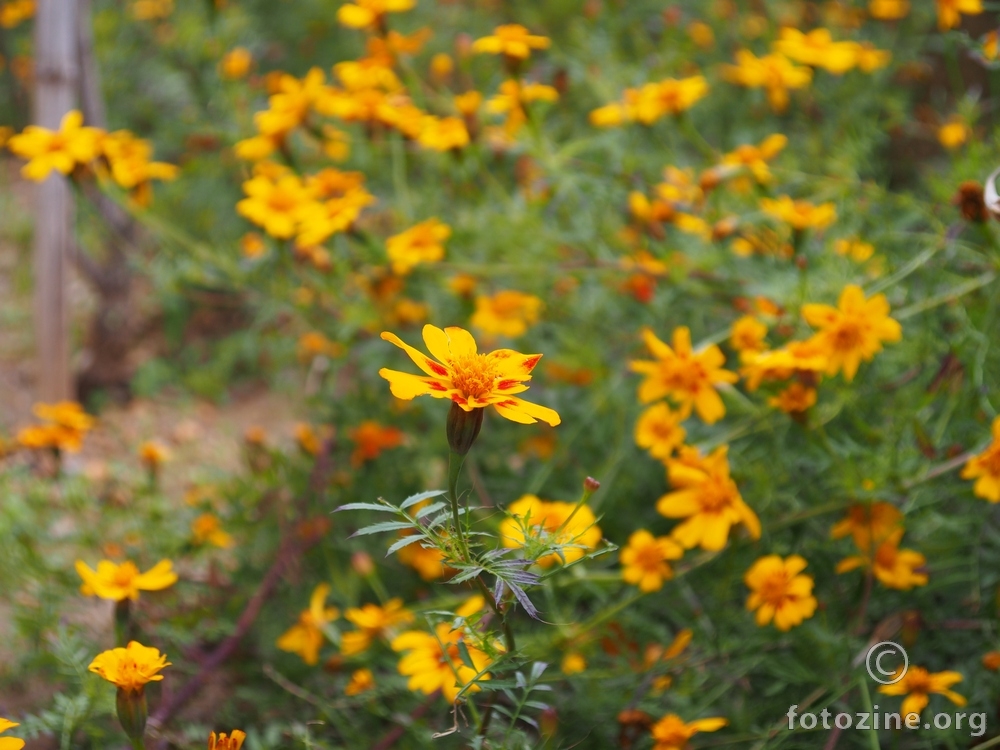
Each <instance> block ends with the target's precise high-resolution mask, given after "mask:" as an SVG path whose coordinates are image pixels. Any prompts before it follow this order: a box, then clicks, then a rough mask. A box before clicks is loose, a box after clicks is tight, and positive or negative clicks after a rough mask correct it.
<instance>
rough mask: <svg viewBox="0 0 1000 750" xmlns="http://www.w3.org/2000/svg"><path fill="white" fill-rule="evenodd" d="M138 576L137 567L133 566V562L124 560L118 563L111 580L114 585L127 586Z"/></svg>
mask: <svg viewBox="0 0 1000 750" xmlns="http://www.w3.org/2000/svg"><path fill="white" fill-rule="evenodd" d="M138 576H139V569H138V568H137V567H135V563H133V562H131V561H126V562H123V563H122V564H121V565H119V566H118V568H117V569H116V570H115V574H114V578H113V581H114V584H115V586H120V587H122V588H129V587H130V586H132V584H133V583H134V582H135V579H136V578H137V577H138Z"/></svg>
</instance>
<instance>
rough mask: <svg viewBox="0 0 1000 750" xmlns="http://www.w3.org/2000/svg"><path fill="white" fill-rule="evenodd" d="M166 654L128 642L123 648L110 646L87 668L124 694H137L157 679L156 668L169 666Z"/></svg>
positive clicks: (159, 675)
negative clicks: (108, 649)
mask: <svg viewBox="0 0 1000 750" xmlns="http://www.w3.org/2000/svg"><path fill="white" fill-rule="evenodd" d="M169 666H170V662H168V661H167V657H166V655H165V654H161V653H160V652H159V650H158V649H155V648H153V647H152V646H143V645H142V644H141V643H139V642H138V641H129V644H128V645H127V646H126V647H125V648H113V649H111V650H110V651H104V652H103V653H100V654H98V655H97V656H95V657H94V660H93V661H92V662H91V663H90V666H89V667H87V669H89V670H90V671H91V672H94V673H95V674H99V675H100V676H101V677H103V678H104V679H105V680H107V681H108V682H111V683H114V684H115V685H116V686H117V687H118V689H119V690H122V691H124V692H126V693H138V692H139V691H141V690H142V689H143V687H144V686H145V685H146V683H148V682H159V681H160V680H162V679H163V675H161V674H159V671H160V670H161V669H163V668H164V667H169Z"/></svg>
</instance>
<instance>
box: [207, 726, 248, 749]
mask: <svg viewBox="0 0 1000 750" xmlns="http://www.w3.org/2000/svg"><path fill="white" fill-rule="evenodd" d="M246 738H247V735H246V732H241V731H240V730H239V729H234V730H233V731H232V732H230V733H229V736H228V737H227V736H226V733H225V732H222V733H221V734H219V735H216V734H215V732H212V733H211V734H210V735H209V736H208V750H240V748H241V747H243V740H245V739H246Z"/></svg>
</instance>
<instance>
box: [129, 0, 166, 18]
mask: <svg viewBox="0 0 1000 750" xmlns="http://www.w3.org/2000/svg"><path fill="white" fill-rule="evenodd" d="M131 11H132V16H133V17H134V18H135V20H137V21H157V20H160V19H163V18H169V17H170V15H171V14H172V13H173V12H174V0H132V7H131Z"/></svg>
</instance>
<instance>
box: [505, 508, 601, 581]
mask: <svg viewBox="0 0 1000 750" xmlns="http://www.w3.org/2000/svg"><path fill="white" fill-rule="evenodd" d="M507 511H508V513H509V514H510V517H509V518H506V519H504V520H503V521H502V522H501V524H500V538H501V540H502V541H503V545H504V546H505V547H514V548H517V547H523V546H525V543H526V542H527V539H526V538H525V532H524V528H523V527H524V526H527V527H528V531H529V533H530V535H531V536H532V537H535V538H538V539H542V540H544V541H545V542H548V543H549V544H553V545H556V544H558V545H567V546H566V547H565V548H563V549H562V550H561V554H556V553H555V552H553V553H552V554H549V555H543V556H542V557H540V558H538V560H537V561H536V562H537V563H538V564H539V565H541V566H542V567H543V568H548V567H550V566H552V565H555V564H556V563H558V562H561V561H565V562H566V563H572V562H576V561H577V560H579V559H580V558H581V557H583V556H584V555H585V554H587V551H588V550H592V549H595V548H596V547H597V545H598V544H599V543H600V541H601V529H600V527H599V526H598V525H597V517H596V516H595V515H594V511H592V510H591V509H590V506H589V505H586V504H583V505H578V504H577V503H563V502H547V501H545V500H540V499H539V498H538V497H537V496H535V495H524V496H523V497H521V498H519V499H518V500H515V501H514V502H513V503H511V504H510V507H508V508H507Z"/></svg>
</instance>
